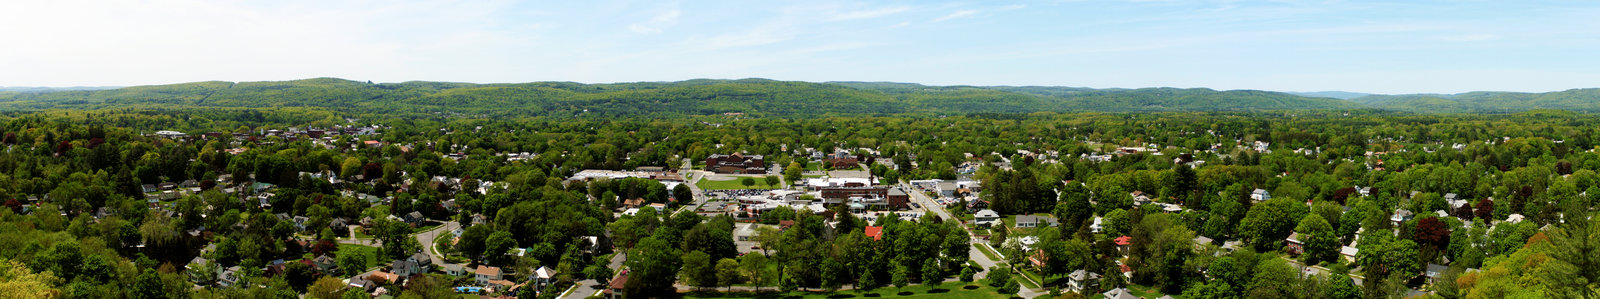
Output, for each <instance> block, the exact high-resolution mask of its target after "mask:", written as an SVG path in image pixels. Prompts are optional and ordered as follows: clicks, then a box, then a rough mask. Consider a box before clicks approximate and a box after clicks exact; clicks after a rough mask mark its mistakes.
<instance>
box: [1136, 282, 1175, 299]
mask: <svg viewBox="0 0 1600 299" xmlns="http://www.w3.org/2000/svg"><path fill="white" fill-rule="evenodd" d="M1128 291H1129V292H1132V293H1133V295H1134V296H1139V298H1161V296H1165V295H1167V294H1162V293H1161V289H1157V288H1156V287H1152V286H1142V285H1130V286H1128ZM1172 298H1177V299H1182V298H1181V297H1178V295H1172Z"/></svg>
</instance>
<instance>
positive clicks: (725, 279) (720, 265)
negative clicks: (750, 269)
mask: <svg viewBox="0 0 1600 299" xmlns="http://www.w3.org/2000/svg"><path fill="white" fill-rule="evenodd" d="M739 271H740V269H739V261H736V260H734V259H731V258H724V259H721V260H717V285H718V286H723V287H728V290H729V291H732V290H733V284H736V283H739V281H740V280H741V278H742V275H740V274H739Z"/></svg>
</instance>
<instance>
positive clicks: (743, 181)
mask: <svg viewBox="0 0 1600 299" xmlns="http://www.w3.org/2000/svg"><path fill="white" fill-rule="evenodd" d="M739 184H740V185H744V187H745V188H750V186H755V185H756V179H755V178H752V177H743V178H740V179H739Z"/></svg>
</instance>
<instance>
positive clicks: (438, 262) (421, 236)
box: [415, 221, 461, 269]
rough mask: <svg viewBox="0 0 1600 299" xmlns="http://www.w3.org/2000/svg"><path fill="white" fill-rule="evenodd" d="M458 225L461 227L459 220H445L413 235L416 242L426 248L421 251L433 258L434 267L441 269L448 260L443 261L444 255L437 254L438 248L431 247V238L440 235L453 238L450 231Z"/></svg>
mask: <svg viewBox="0 0 1600 299" xmlns="http://www.w3.org/2000/svg"><path fill="white" fill-rule="evenodd" d="M458 227H461V222H456V221H446V222H445V223H444V224H443V225H439V227H435V228H433V229H432V230H429V231H425V232H420V233H417V234H416V235H415V236H416V237H417V243H421V244H422V247H423V248H427V249H424V250H423V251H426V252H428V256H429V257H432V258H433V266H434V268H439V269H443V267H444V266H445V265H446V264H449V263H450V262H448V261H445V259H444V256H442V255H439V250H438V249H437V248H433V240H434V239H437V238H438V237H441V236H443V237H446V238H454V237H455V235H454V234H451V233H450V232H452V231H455V230H456V228H458Z"/></svg>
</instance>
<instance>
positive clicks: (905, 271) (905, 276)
mask: <svg viewBox="0 0 1600 299" xmlns="http://www.w3.org/2000/svg"><path fill="white" fill-rule="evenodd" d="M911 275H912V274H911V268H909V267H906V265H905V264H899V265H895V266H894V271H890V277H889V283H891V284H894V288H895V289H900V288H904V287H906V285H909V284H911Z"/></svg>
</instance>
